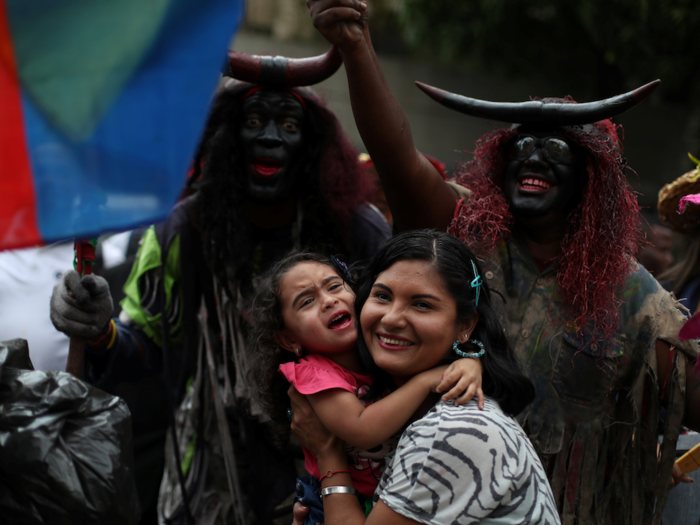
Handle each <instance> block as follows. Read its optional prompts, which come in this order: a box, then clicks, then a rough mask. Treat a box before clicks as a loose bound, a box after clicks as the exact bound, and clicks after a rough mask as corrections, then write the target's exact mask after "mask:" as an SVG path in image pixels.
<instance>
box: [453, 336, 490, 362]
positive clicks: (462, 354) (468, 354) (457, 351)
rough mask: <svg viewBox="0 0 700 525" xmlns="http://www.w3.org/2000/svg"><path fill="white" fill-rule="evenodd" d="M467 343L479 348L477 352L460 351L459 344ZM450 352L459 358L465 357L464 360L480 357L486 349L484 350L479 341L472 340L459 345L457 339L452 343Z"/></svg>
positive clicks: (482, 344)
mask: <svg viewBox="0 0 700 525" xmlns="http://www.w3.org/2000/svg"><path fill="white" fill-rule="evenodd" d="M467 342H470V343H473V344H475V345H476V346H478V347H479V348H480V350H479V351H478V352H465V351H464V350H462V349H460V348H459V346H460V345H461V344H466V343H467ZM452 351H453V352H454V353H455V354H457V355H458V356H459V357H466V358H474V359H475V358H477V357H481V356H482V355H484V354H485V353H486V349H485V348H484V343H482V342H481V341H478V340H476V339H472V340H471V341H464V343H460V342H459V339H457V340H456V341H455V342H454V343H452Z"/></svg>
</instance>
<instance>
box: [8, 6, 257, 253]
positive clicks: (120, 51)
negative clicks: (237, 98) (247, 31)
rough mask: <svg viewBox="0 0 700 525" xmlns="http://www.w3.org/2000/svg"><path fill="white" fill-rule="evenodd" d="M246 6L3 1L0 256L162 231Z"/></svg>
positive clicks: (184, 174) (183, 178)
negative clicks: (144, 229)
mask: <svg viewBox="0 0 700 525" xmlns="http://www.w3.org/2000/svg"><path fill="white" fill-rule="evenodd" d="M243 3H244V0H0V196H1V198H2V205H1V206H0V249H8V248H18V247H23V246H30V245H34V244H39V243H48V242H53V241H56V240H60V239H66V238H72V237H80V238H86V237H91V236H94V235H96V234H99V233H101V232H103V231H118V230H125V229H130V228H133V227H135V226H137V225H140V224H147V223H152V222H155V221H158V220H161V219H163V218H164V217H165V216H166V215H167V213H168V211H169V210H170V209H171V207H172V206H173V204H174V203H175V202H176V200H177V198H178V196H179V195H180V193H181V191H182V189H183V185H184V182H185V178H186V173H187V171H188V166H189V164H190V162H191V160H192V156H193V154H194V150H195V148H196V146H197V141H198V139H199V136H200V134H201V131H202V127H203V125H204V121H205V119H206V113H207V108H208V106H209V102H210V100H211V96H212V94H213V92H214V89H215V88H216V84H217V81H218V78H219V73H220V71H221V69H222V66H223V64H224V62H225V60H226V52H227V48H228V44H229V42H230V41H231V38H232V37H233V34H234V32H235V30H236V28H237V27H238V25H239V23H240V20H241V17H242V13H243Z"/></svg>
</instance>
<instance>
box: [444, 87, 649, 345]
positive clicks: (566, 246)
mask: <svg viewBox="0 0 700 525" xmlns="http://www.w3.org/2000/svg"><path fill="white" fill-rule="evenodd" d="M544 101H545V102H569V103H574V102H573V100H572V99H570V98H567V99H544ZM618 129H620V130H621V127H619V126H615V124H613V123H612V121H610V120H603V121H599V122H595V123H594V124H589V125H586V126H567V127H562V128H557V130H556V132H557V133H558V134H561V135H563V136H564V137H566V138H568V139H570V140H571V141H572V142H574V143H575V144H578V145H579V146H580V148H581V149H582V151H584V152H585V153H586V159H585V163H586V164H585V170H586V175H587V177H588V180H587V183H586V184H585V186H584V188H583V196H582V198H581V201H580V203H579V205H578V206H577V207H576V209H574V210H572V212H571V213H570V214H569V217H568V220H567V230H566V234H565V236H564V238H563V240H562V242H561V255H560V256H559V259H558V270H557V283H558V288H559V290H560V292H561V294H562V297H563V300H564V303H565V304H566V305H567V306H568V307H569V309H570V313H571V315H572V316H573V318H574V319H573V321H574V323H575V324H576V326H577V327H578V328H579V330H581V329H583V327H584V326H585V325H586V324H588V323H591V324H593V326H594V327H595V328H596V329H598V330H601V331H602V332H603V333H606V334H610V333H611V332H612V331H613V330H614V329H615V327H616V325H617V321H618V304H617V299H616V294H615V292H616V290H617V289H618V288H619V287H620V286H621V285H622V284H623V282H624V279H625V277H626V276H627V274H628V273H629V270H630V264H629V263H630V257H631V256H633V255H634V254H635V253H636V251H637V247H638V236H639V234H638V231H639V217H638V215H639V204H638V202H637V197H636V195H635V193H634V191H633V190H632V188H631V187H630V185H629V182H628V181H627V177H626V176H625V168H626V161H625V160H624V158H623V157H622V155H621V152H622V146H621V144H620V142H619V139H618V136H617V130H618ZM517 133H518V130H517V129H497V130H494V131H492V132H490V133H488V134H486V135H484V136H483V137H482V138H481V139H479V141H478V142H477V143H476V150H475V152H474V158H473V159H472V160H471V161H470V162H468V163H466V164H465V165H464V166H462V167H461V168H460V169H459V170H458V171H457V173H456V180H457V181H458V182H459V183H460V184H462V185H464V186H466V187H467V188H469V189H471V190H472V191H473V192H474V196H473V198H472V199H471V201H470V202H469V204H468V205H466V206H462V208H461V209H460V210H459V212H458V214H457V216H456V217H455V219H454V221H453V223H452V230H451V231H453V232H454V234H455V235H456V236H457V237H459V238H460V239H461V240H462V241H463V242H465V243H467V245H469V246H470V247H471V248H472V249H473V250H475V251H477V252H478V253H486V252H488V251H489V250H491V249H493V248H494V246H495V245H496V244H497V243H498V242H500V241H502V240H506V239H507V238H508V237H509V235H510V227H511V225H512V223H513V217H512V215H511V214H510V211H509V208H508V202H507V201H506V198H505V196H504V195H503V189H502V188H503V173H504V169H505V165H506V161H505V155H504V154H503V151H504V148H505V147H507V144H508V142H509V140H510V139H511V138H512V137H514V136H515V135H517Z"/></svg>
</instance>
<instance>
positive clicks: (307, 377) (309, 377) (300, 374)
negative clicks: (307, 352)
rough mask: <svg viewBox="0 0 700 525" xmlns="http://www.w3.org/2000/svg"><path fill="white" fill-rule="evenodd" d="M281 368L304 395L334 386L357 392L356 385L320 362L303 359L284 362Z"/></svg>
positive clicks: (285, 375) (353, 392) (288, 379)
mask: <svg viewBox="0 0 700 525" xmlns="http://www.w3.org/2000/svg"><path fill="white" fill-rule="evenodd" d="M279 370H280V372H281V373H282V375H283V376H284V377H285V378H287V381H289V382H290V383H291V384H292V385H294V388H296V389H297V390H298V391H299V393H301V394H304V395H309V394H318V393H319V392H323V391H325V390H330V389H332V388H340V389H342V390H347V391H348V392H350V393H352V394H356V393H357V392H356V390H357V389H356V388H355V386H354V385H353V384H351V383H350V382H349V381H348V379H347V378H346V377H343V374H341V373H339V371H338V370H336V369H335V368H333V367H331V366H320V365H319V363H313V362H309V361H307V360H306V359H301V360H299V361H298V362H296V363H295V362H291V363H283V364H281V365H280V367H279Z"/></svg>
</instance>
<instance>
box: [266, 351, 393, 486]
mask: <svg viewBox="0 0 700 525" xmlns="http://www.w3.org/2000/svg"><path fill="white" fill-rule="evenodd" d="M279 370H280V372H282V374H283V375H284V377H286V378H287V381H289V382H290V383H291V384H292V385H294V387H295V388H296V389H297V390H298V391H299V392H300V393H302V394H305V395H308V394H317V393H319V392H323V391H325V390H330V389H332V388H340V389H342V390H347V391H348V392H352V393H353V394H355V395H356V396H357V398H358V399H360V401H361V402H362V404H363V405H364V406H368V405H369V404H371V402H370V401H366V400H364V399H362V398H361V396H363V395H364V394H365V393H366V392H367V390H368V389H369V387H370V386H371V385H372V377H371V376H369V375H367V374H356V373H354V372H351V371H350V370H348V369H346V368H344V367H342V366H340V365H338V364H336V363H334V362H333V361H331V360H330V359H328V358H327V357H325V356H322V355H318V354H310V355H308V356H305V357H302V358H301V359H299V360H298V361H297V362H292V363H284V364H282V365H280V367H279ZM396 443H397V437H393V438H391V439H390V440H389V441H387V442H386V443H382V444H381V445H379V446H377V447H375V448H373V449H372V450H358V449H356V448H354V447H352V446H351V445H348V444H346V445H345V449H346V451H347V453H348V458H349V460H350V461H349V465H350V476H351V477H352V481H353V484H354V485H355V488H356V489H357V490H358V491H359V492H360V494H362V495H363V496H365V497H368V498H371V497H372V495H373V494H374V489H375V488H377V484H378V483H379V478H381V477H382V473H383V472H384V456H385V455H386V454H388V453H389V452H391V451H393V450H394V449H395V448H396ZM304 457H305V462H304V467H305V468H306V470H307V471H308V472H309V474H311V475H312V476H314V477H316V478H320V477H321V474H320V473H319V471H318V462H317V461H316V456H314V455H313V454H312V453H311V452H309V451H308V450H306V449H304ZM324 474H325V472H324Z"/></svg>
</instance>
